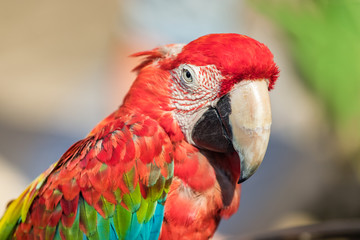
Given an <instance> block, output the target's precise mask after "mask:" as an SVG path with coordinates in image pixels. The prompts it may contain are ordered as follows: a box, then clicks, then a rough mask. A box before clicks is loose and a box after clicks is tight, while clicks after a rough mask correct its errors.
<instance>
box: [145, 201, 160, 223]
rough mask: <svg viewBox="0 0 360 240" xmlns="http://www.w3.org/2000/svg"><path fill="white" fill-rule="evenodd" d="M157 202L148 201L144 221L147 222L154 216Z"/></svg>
mask: <svg viewBox="0 0 360 240" xmlns="http://www.w3.org/2000/svg"><path fill="white" fill-rule="evenodd" d="M156 205H157V202H156V201H155V202H153V201H149V204H148V208H147V211H146V215H145V223H147V222H149V221H150V219H151V218H152V217H153V216H154V213H155V209H156Z"/></svg>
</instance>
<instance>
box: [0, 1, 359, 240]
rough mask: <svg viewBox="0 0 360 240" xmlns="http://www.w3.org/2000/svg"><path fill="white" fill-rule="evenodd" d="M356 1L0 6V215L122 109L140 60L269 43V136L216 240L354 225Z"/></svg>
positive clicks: (356, 173)
mask: <svg viewBox="0 0 360 240" xmlns="http://www.w3.org/2000/svg"><path fill="white" fill-rule="evenodd" d="M359 12H360V1H358V0H342V1H335V0H301V1H300V0H292V1H289V0H288V1H286V0H252V1H245V0H243V1H238V0H224V1H221V2H220V1H216V0H199V1H190V0H184V1H160V0H133V1H120V0H117V1H115V0H107V1H100V0H94V1H85V0H78V1H69V0H67V1H39V0H34V1H1V2H0V183H1V184H0V193H1V194H0V214H2V213H3V211H4V209H5V206H6V203H7V202H8V201H9V200H10V199H12V198H15V197H17V196H18V195H19V194H20V193H21V192H22V190H23V189H24V188H25V187H26V186H27V185H28V184H29V183H30V182H31V180H32V179H34V178H35V177H36V176H37V175H38V174H40V173H41V172H43V171H44V170H45V169H47V168H48V166H49V165H50V164H51V163H53V162H54V161H56V160H58V159H59V158H60V156H61V155H62V154H63V153H64V152H65V151H66V150H67V149H68V148H69V147H70V145H72V143H74V142H75V141H77V140H79V139H81V138H83V137H84V136H85V135H86V134H87V133H88V132H89V131H90V130H91V129H92V127H93V126H94V125H95V124H96V123H97V122H99V121H101V120H102V119H103V118H104V117H105V116H107V115H108V114H109V113H111V112H112V111H113V110H115V109H116V108H117V107H118V106H119V105H120V104H121V102H122V99H123V97H124V94H125V93H126V92H127V91H128V89H129V87H130V85H131V83H132V81H133V80H134V78H135V74H134V73H131V72H130V71H131V69H132V68H133V67H134V66H135V65H136V63H138V61H139V59H131V58H128V57H127V56H128V55H129V54H131V53H134V52H137V51H142V50H148V49H152V48H154V47H156V46H160V45H163V44H168V43H187V42H189V41H191V40H193V39H195V38H197V37H199V36H202V35H205V34H208V33H221V32H236V33H242V34H246V35H248V36H250V37H253V38H255V39H257V40H258V41H260V42H263V43H265V44H266V45H267V46H268V47H269V48H270V50H271V51H272V52H273V54H274V56H275V61H276V62H277V64H278V65H279V67H280V70H281V74H280V78H279V80H278V82H277V84H276V86H275V89H274V90H273V91H271V93H270V95H271V100H272V109H273V127H272V135H271V139H270V143H269V148H268V152H267V154H266V156H265V159H264V162H263V164H262V165H261V167H260V169H259V170H258V172H257V173H256V174H255V175H254V176H253V177H252V178H250V179H249V180H248V181H247V182H245V183H244V184H243V190H242V198H241V203H240V208H239V211H238V213H237V214H236V215H234V216H233V217H232V218H230V219H229V220H224V221H222V222H221V224H220V227H219V230H218V232H217V233H216V236H215V239H236V238H237V236H240V235H247V234H252V233H257V232H263V231H265V230H268V229H276V228H283V227H289V226H299V225H304V224H309V223H315V222H323V221H331V220H337V219H356V218H360V14H358V13H359Z"/></svg>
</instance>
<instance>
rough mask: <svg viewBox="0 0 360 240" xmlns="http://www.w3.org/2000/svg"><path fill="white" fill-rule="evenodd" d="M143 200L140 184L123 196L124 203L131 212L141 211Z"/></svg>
mask: <svg viewBox="0 0 360 240" xmlns="http://www.w3.org/2000/svg"><path fill="white" fill-rule="evenodd" d="M141 199H142V196H141V191H140V185H139V184H137V185H136V188H135V189H134V190H133V191H132V192H130V193H128V194H124V196H123V202H124V204H125V205H126V206H127V207H128V208H129V210H130V212H136V211H137V210H138V209H139V207H140V203H141Z"/></svg>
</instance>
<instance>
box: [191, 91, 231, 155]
mask: <svg viewBox="0 0 360 240" xmlns="http://www.w3.org/2000/svg"><path fill="white" fill-rule="evenodd" d="M230 113H231V106H230V99H229V96H227V95H225V96H223V97H222V98H221V99H220V100H219V101H218V103H217V104H216V106H215V108H213V107H212V108H209V109H208V110H207V111H206V112H205V113H204V114H203V115H202V116H201V118H200V119H199V120H198V121H197V122H196V124H195V125H194V128H193V131H192V140H193V141H194V143H195V144H196V146H198V147H199V148H203V149H207V150H210V151H214V152H229V151H231V150H232V151H233V147H232V131H231V126H230V123H229V115H230Z"/></svg>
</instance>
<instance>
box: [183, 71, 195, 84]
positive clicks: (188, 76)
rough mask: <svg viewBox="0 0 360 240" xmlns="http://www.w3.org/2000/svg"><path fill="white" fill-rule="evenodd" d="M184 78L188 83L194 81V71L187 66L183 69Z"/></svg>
mask: <svg viewBox="0 0 360 240" xmlns="http://www.w3.org/2000/svg"><path fill="white" fill-rule="evenodd" d="M182 78H183V80H184V81H185V82H187V83H191V82H193V81H194V77H193V73H192V72H191V71H190V69H188V68H186V67H184V68H183V70H182Z"/></svg>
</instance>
